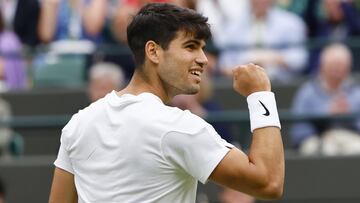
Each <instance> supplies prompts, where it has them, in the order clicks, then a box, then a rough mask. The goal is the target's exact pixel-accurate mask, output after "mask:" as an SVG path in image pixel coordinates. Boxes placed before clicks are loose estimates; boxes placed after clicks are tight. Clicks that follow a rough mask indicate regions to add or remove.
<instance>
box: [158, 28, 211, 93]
mask: <svg viewBox="0 0 360 203" xmlns="http://www.w3.org/2000/svg"><path fill="white" fill-rule="evenodd" d="M204 46H205V42H204V40H199V39H195V38H194V37H193V36H192V35H190V34H189V35H186V34H185V32H178V33H177V36H176V37H175V39H174V40H172V41H171V42H170V44H169V47H168V49H167V50H163V49H162V52H161V54H160V59H159V67H158V75H159V78H160V80H161V82H162V84H163V87H164V89H165V91H166V92H167V93H168V94H169V95H172V96H175V95H177V94H196V93H197V92H198V91H199V90H200V81H201V74H202V72H203V71H204V67H205V65H206V64H207V58H206V56H205V53H204V51H203V48H204Z"/></svg>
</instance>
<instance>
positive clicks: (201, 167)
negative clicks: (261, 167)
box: [162, 126, 234, 184]
mask: <svg viewBox="0 0 360 203" xmlns="http://www.w3.org/2000/svg"><path fill="white" fill-rule="evenodd" d="M233 147H234V146H233V145H231V144H230V143H228V142H226V141H225V140H223V139H221V137H220V136H219V135H218V134H217V133H216V131H215V130H214V129H213V128H212V127H211V126H210V127H209V126H207V127H204V128H201V129H200V130H199V131H198V132H196V133H193V134H189V133H183V132H174V131H172V132H169V133H167V134H166V135H164V137H163V139H162V150H163V154H164V157H165V158H166V159H167V160H168V161H169V162H170V163H171V164H172V165H173V166H175V167H180V168H182V169H183V170H184V171H186V172H187V173H188V174H190V175H191V176H193V177H194V178H196V179H197V180H199V181H200V182H201V183H203V184H205V183H206V182H207V179H208V178H209V176H210V174H211V173H212V171H213V170H214V169H215V167H216V166H217V165H218V164H219V163H220V161H221V160H222V159H223V158H224V157H225V155H226V154H227V153H228V152H229V150H230V149H231V148H233Z"/></svg>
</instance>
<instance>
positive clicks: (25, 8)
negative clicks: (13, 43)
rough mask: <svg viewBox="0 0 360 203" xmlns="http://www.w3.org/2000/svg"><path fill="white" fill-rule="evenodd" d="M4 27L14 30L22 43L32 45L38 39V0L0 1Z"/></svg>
mask: <svg viewBox="0 0 360 203" xmlns="http://www.w3.org/2000/svg"><path fill="white" fill-rule="evenodd" d="M0 7H1V11H2V13H3V14H4V16H3V17H4V19H5V27H6V28H7V29H9V30H12V31H14V32H15V34H16V35H17V36H18V37H19V38H20V40H21V42H22V44H24V45H26V46H30V47H34V46H36V45H37V44H38V42H39V39H38V35H37V32H36V28H37V27H38V21H39V14H40V8H39V0H5V1H0Z"/></svg>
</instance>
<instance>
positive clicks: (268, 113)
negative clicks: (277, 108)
mask: <svg viewBox="0 0 360 203" xmlns="http://www.w3.org/2000/svg"><path fill="white" fill-rule="evenodd" d="M259 102H260V104H261V106H263V107H264V109H265V111H266V112H265V113H264V114H263V115H264V116H269V115H270V112H269V110H268V109H267V108H266V106H265V105H264V104H263V103H262V102H261V101H260V100H259Z"/></svg>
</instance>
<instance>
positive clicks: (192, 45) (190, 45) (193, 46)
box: [185, 44, 196, 50]
mask: <svg viewBox="0 0 360 203" xmlns="http://www.w3.org/2000/svg"><path fill="white" fill-rule="evenodd" d="M185 48H186V49H189V50H194V49H196V45H195V44H189V45H186V46H185Z"/></svg>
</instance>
